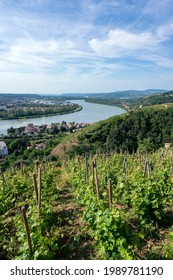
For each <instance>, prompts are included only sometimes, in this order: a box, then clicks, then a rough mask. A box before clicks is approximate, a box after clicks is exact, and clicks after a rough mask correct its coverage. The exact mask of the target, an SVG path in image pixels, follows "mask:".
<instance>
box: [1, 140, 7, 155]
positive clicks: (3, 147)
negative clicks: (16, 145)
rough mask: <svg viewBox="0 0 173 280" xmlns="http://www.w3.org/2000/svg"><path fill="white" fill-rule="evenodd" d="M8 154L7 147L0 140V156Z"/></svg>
mask: <svg viewBox="0 0 173 280" xmlns="http://www.w3.org/2000/svg"><path fill="white" fill-rule="evenodd" d="M7 155H8V147H7V145H6V144H5V142H4V141H0V156H2V157H3V156H7Z"/></svg>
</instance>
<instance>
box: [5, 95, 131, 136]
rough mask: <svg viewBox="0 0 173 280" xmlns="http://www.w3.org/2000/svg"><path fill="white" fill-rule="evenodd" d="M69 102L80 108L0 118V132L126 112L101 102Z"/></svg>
mask: <svg viewBox="0 0 173 280" xmlns="http://www.w3.org/2000/svg"><path fill="white" fill-rule="evenodd" d="M70 101H71V102H74V103H77V104H78V105H79V106H81V107H82V110H80V111H76V112H73V113H72V114H71V113H70V114H62V115H57V114H56V115H52V116H40V117H35V118H25V119H11V120H0V134H1V135H2V134H7V129H9V128H10V127H13V128H19V127H24V126H27V124H29V123H33V124H34V125H38V126H40V125H45V124H47V125H49V124H53V123H58V122H63V121H64V122H67V123H68V122H75V123H82V122H83V123H93V122H98V121H100V120H104V119H107V118H109V117H111V116H114V115H120V114H124V113H126V111H125V110H123V109H121V108H119V107H114V106H107V105H102V104H94V103H88V102H85V101H84V100H70Z"/></svg>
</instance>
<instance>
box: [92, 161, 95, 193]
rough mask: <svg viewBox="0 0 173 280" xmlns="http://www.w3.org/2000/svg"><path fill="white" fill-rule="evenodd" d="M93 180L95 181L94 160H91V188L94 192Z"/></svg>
mask: <svg viewBox="0 0 173 280" xmlns="http://www.w3.org/2000/svg"><path fill="white" fill-rule="evenodd" d="M94 182H95V163H94V160H93V162H92V188H93V192H94Z"/></svg>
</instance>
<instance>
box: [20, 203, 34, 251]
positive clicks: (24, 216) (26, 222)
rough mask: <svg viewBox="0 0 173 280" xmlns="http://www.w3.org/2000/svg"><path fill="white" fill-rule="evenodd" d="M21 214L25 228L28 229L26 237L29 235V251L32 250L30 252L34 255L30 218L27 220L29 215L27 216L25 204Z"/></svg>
mask: <svg viewBox="0 0 173 280" xmlns="http://www.w3.org/2000/svg"><path fill="white" fill-rule="evenodd" d="M21 214H22V220H23V223H24V226H25V230H26V237H27V241H28V247H29V251H30V254H31V255H32V253H33V251H32V243H31V236H30V230H29V225H28V220H27V217H26V209H25V207H24V206H23V207H21Z"/></svg>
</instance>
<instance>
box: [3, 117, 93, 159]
mask: <svg viewBox="0 0 173 280" xmlns="http://www.w3.org/2000/svg"><path fill="white" fill-rule="evenodd" d="M86 126H89V123H84V122H81V123H75V122H68V123H66V122H65V121H62V122H61V123H60V122H58V123H52V124H44V125H40V126H39V125H35V124H33V123H28V124H27V126H23V127H19V128H13V127H11V128H9V129H7V135H3V136H2V137H1V139H0V159H1V162H4V160H5V161H6V163H7V161H9V162H11V160H12V161H13V155H14V154H15V157H16V158H17V157H18V158H23V157H24V155H25V153H27V155H28V152H29V150H31V152H32V150H34V154H35V153H36V154H39V155H41V154H42V153H41V154H40V152H41V151H42V152H43V153H44V154H47V153H48V151H50V150H51V148H53V147H54V145H55V144H57V143H58V142H59V139H61V137H63V136H64V135H65V134H67V133H74V132H76V131H78V130H81V129H82V128H84V127H86ZM55 136H56V137H55ZM27 150H28V152H26V151H27ZM24 152H25V153H24ZM23 153H24V155H23ZM11 158H12V159H11ZM7 159H8V160H7Z"/></svg>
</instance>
